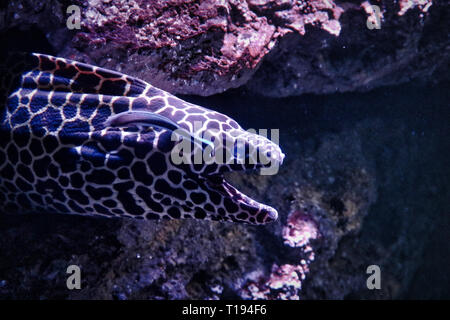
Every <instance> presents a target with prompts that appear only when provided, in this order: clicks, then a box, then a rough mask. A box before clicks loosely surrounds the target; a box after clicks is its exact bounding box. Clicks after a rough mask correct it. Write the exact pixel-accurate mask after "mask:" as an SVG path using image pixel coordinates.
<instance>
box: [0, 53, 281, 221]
mask: <svg viewBox="0 0 450 320" xmlns="http://www.w3.org/2000/svg"><path fill="white" fill-rule="evenodd" d="M1 61H2V66H0V103H1V104H0V211H1V212H4V213H15V212H18V213H28V212H30V213H31V212H33V213H37V212H54V213H70V214H80V215H100V216H105V217H132V218H137V219H184V218H195V219H209V220H214V221H232V222H247V223H250V224H265V223H267V222H271V221H274V220H276V219H277V211H276V210H275V209H273V208H272V207H270V206H267V205H264V204H261V203H258V202H257V201H255V200H253V199H251V198H250V197H248V196H246V195H244V194H243V193H241V192H240V191H238V190H237V189H235V188H234V187H233V186H231V185H230V184H229V183H228V182H227V181H226V180H225V179H224V176H223V174H224V173H225V172H230V171H244V170H249V169H250V170H254V169H258V168H262V167H265V166H268V165H270V164H262V163H259V162H256V163H253V164H249V163H239V162H237V161H236V160H237V159H236V158H233V159H234V160H235V161H234V162H232V163H228V164H218V163H210V164H174V162H173V161H172V160H171V157H170V153H171V151H172V150H173V149H174V147H175V146H176V145H177V144H178V143H180V142H179V141H172V139H171V135H172V130H170V129H167V128H164V127H163V128H157V127H151V126H147V127H142V126H140V125H139V126H133V125H127V126H125V127H120V126H119V127H114V126H108V125H107V123H108V119H110V118H111V117H113V116H117V115H119V116H120V115H121V114H125V113H128V114H133V112H146V113H148V114H156V115H158V116H161V117H163V118H164V119H169V120H170V121H171V123H174V124H176V125H177V126H179V127H180V128H182V129H184V130H186V131H187V132H189V133H191V134H195V135H197V136H202V135H203V134H205V133H206V132H208V130H209V131H211V132H213V133H212V134H211V136H212V141H214V140H216V142H218V147H216V149H215V150H216V151H217V148H225V145H226V144H225V143H226V142H228V141H232V142H233V143H237V140H238V138H242V137H244V138H247V139H244V140H245V141H247V142H246V143H247V144H252V146H253V147H256V148H257V150H258V152H261V151H262V152H263V153H264V154H268V155H270V157H271V161H277V162H278V163H279V164H281V163H282V161H283V158H284V154H283V153H282V152H281V150H280V148H279V147H278V146H277V145H276V144H274V143H272V142H271V141H270V140H268V139H266V138H264V137H262V136H259V135H255V134H251V133H248V132H246V131H244V130H243V129H242V128H241V127H240V126H239V125H238V123H236V121H234V120H233V119H231V118H229V117H227V116H226V115H223V114H221V113H218V112H215V111H212V110H209V109H206V108H203V107H200V106H197V105H194V104H191V103H188V102H185V101H183V100H181V99H179V98H177V97H175V96H173V95H171V94H169V93H167V92H165V91H163V90H160V89H158V88H156V87H154V86H152V85H150V84H148V83H146V82H144V81H142V80H139V79H136V78H133V77H130V76H127V75H124V74H122V73H119V72H115V71H111V70H106V69H103V68H100V67H96V66H92V65H88V64H84V63H80V62H76V61H72V60H68V59H64V58H59V57H53V56H49V55H44V54H36V53H33V54H16V53H15V54H9V55H8V56H7V57H2V59H1ZM195 121H201V123H202V126H201V127H200V128H197V129H196V128H195V126H194V122H195ZM213 129H214V130H213ZM195 130H197V131H195ZM227 139H228V140H227ZM246 146H247V147H249V145H246ZM247 149H248V148H247ZM247 149H246V150H247ZM224 150H225V149H223V151H224ZM245 156H246V158H248V157H249V156H250V155H249V154H247V153H246V154H245Z"/></svg>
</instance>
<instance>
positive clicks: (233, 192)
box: [204, 152, 284, 224]
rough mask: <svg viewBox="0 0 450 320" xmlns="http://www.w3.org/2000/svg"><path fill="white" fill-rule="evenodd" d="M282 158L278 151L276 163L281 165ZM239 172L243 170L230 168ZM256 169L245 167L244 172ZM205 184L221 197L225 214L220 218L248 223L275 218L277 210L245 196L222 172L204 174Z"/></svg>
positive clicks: (264, 221) (271, 220) (251, 172)
mask: <svg viewBox="0 0 450 320" xmlns="http://www.w3.org/2000/svg"><path fill="white" fill-rule="evenodd" d="M283 159H284V154H282V153H281V152H280V156H279V158H278V159H277V160H274V161H277V162H278V163H277V165H281V164H282V162H283ZM237 171H239V172H240V173H244V172H242V171H243V170H232V172H237ZM257 171H258V169H247V170H245V172H250V174H254V173H255V172H257ZM204 177H205V180H206V184H207V188H208V189H209V190H212V191H214V192H217V193H219V194H220V195H221V197H222V198H223V206H224V209H225V211H226V216H223V217H222V220H228V218H229V219H231V220H232V221H233V222H244V223H250V224H266V223H270V222H273V221H275V220H277V218H278V212H277V210H275V209H274V208H272V207H270V206H268V205H266V204H263V203H260V202H258V201H256V200H254V199H252V198H251V197H249V196H247V195H246V194H244V193H243V192H241V191H239V190H238V189H237V188H236V187H234V186H233V185H231V184H230V182H228V181H227V180H225V177H224V175H223V174H213V175H207V176H204Z"/></svg>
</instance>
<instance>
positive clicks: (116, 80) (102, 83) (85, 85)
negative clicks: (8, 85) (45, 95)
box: [24, 53, 148, 97]
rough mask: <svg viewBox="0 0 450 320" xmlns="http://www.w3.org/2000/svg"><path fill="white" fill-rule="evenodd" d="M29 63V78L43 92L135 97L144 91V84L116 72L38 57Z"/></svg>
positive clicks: (44, 56)
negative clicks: (32, 66)
mask: <svg viewBox="0 0 450 320" xmlns="http://www.w3.org/2000/svg"><path fill="white" fill-rule="evenodd" d="M30 59H32V60H34V63H33V64H32V65H34V68H33V69H32V70H30V71H31V72H30V73H29V75H30V76H31V77H32V80H33V82H36V81H37V83H36V85H37V86H38V87H39V88H42V89H46V90H54V91H66V92H80V93H94V94H104V95H111V96H126V97H137V96H139V95H141V94H142V93H143V92H144V90H145V89H146V88H147V87H148V84H147V83H145V82H144V81H142V80H139V79H136V78H133V77H130V76H127V75H124V74H122V73H120V72H116V71H112V70H107V69H103V68H100V67H96V66H92V65H89V64H85V63H81V62H77V61H72V60H69V59H64V58H59V57H53V56H49V55H46V54H39V53H33V54H31V56H30ZM26 80H27V79H24V81H25V82H26ZM25 84H26V83H24V85H25ZM30 84H31V85H33V84H32V83H30Z"/></svg>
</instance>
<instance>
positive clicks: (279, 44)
mask: <svg viewBox="0 0 450 320" xmlns="http://www.w3.org/2000/svg"><path fill="white" fill-rule="evenodd" d="M70 4H71V5H78V6H79V7H80V8H81V21H80V22H81V29H80V30H76V29H75V30H69V29H68V28H67V26H66V20H67V19H68V14H67V13H66V11H65V9H66V8H67V6H68V5H69V4H68V3H66V2H65V1H63V0H52V1H30V0H14V1H10V2H9V3H8V4H7V5H6V7H4V8H0V16H3V17H4V19H3V20H0V30H5V29H11V28H16V27H17V28H20V29H22V30H27V29H29V28H37V29H39V30H40V31H41V32H43V33H44V34H45V35H46V37H47V39H48V41H49V43H50V46H51V48H52V50H53V51H54V52H53V53H55V54H56V55H60V56H66V57H70V58H74V59H77V60H83V61H85V62H89V63H92V64H95V65H100V66H104V67H108V68H112V69H116V70H118V71H122V72H124V73H127V74H131V75H134V76H137V77H139V78H142V79H144V80H147V81H149V82H150V83H152V84H154V85H155V86H157V87H159V88H161V89H164V90H167V91H169V92H172V93H179V94H198V95H211V94H214V93H220V92H223V91H225V90H227V89H230V88H236V87H239V86H246V88H248V89H249V90H251V91H253V92H255V93H258V94H262V95H266V96H273V97H283V96H290V95H299V94H302V93H310V92H311V93H333V92H336V91H338V92H345V91H356V90H369V89H372V88H376V87H379V86H384V85H391V84H398V83H404V82H407V81H409V80H412V79H420V81H422V82H426V83H432V82H439V81H444V80H448V74H447V73H443V72H439V70H442V69H443V68H446V67H448V64H449V56H448V52H449V50H448V46H449V40H448V37H447V34H448V26H447V24H445V23H444V21H447V20H448V17H449V12H450V6H449V4H448V1H439V0H435V1H433V2H432V1H431V0H420V1H419V0H414V1H413V0H411V1H410V0H405V1H399V2H398V3H397V2H396V1H394V0H382V1H376V2H373V3H372V2H370V1H362V0H361V1H360V2H359V1H356V2H354V1H353V2H340V1H328V0H310V1H284V0H248V1H237V0H224V1H212V0H203V1H200V2H198V1H189V0H171V1H151V2H146V1H143V0H133V1H122V0H110V1H100V0H98V1H97V0H96V1H94V0H92V1H82V0H77V1H73V2H72V3H70ZM372 5H376V6H377V8H378V9H379V10H378V9H377V10H375V9H374V7H372ZM378 15H379V16H378ZM375 22H376V23H377V24H378V23H379V27H380V28H379V29H378V28H372V27H370V28H369V27H368V25H369V23H370V24H372V25H374V23H375Z"/></svg>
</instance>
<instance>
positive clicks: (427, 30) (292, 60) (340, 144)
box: [0, 0, 450, 300]
mask: <svg viewBox="0 0 450 320" xmlns="http://www.w3.org/2000/svg"><path fill="white" fill-rule="evenodd" d="M374 4H376V5H378V6H379V8H381V12H382V13H383V15H382V19H381V20H380V22H379V23H380V24H381V28H380V29H378V28H376V27H374V28H372V29H370V28H369V27H368V21H369V22H372V26H373V23H375V24H376V23H377V20H376V16H374V13H373V12H374V11H373V10H375V9H376V8H375V9H374V8H373V7H371V4H370V3H369V2H367V1H365V2H363V1H348V2H343V1H319V0H315V1H278V0H273V1H269V0H266V1H262V0H261V1H256V0H252V1H250V0H249V1H231V0H230V1H222V2H220V3H219V2H214V1H198V2H196V1H167V2H164V1H148V2H145V1H119V0H111V1H56V0H55V1H25V0H23V1H9V2H6V3H3V2H2V4H1V6H0V16H1V17H2V18H1V19H0V30H1V32H2V35H1V43H2V44H3V46H4V47H5V48H8V49H9V48H11V49H19V50H30V51H35V52H41V53H48V54H53V55H57V56H62V57H66V58H70V59H75V60H80V61H84V62H88V63H92V64H94V65H100V66H103V67H107V68H110V69H114V70H117V71H120V72H124V73H126V74H130V75H132V76H136V77H139V78H142V79H143V80H145V81H148V82H149V83H151V84H153V85H155V86H157V87H159V88H161V89H164V90H167V91H169V92H171V93H174V94H177V96H179V97H180V98H182V99H184V100H186V101H189V102H192V103H194V104H198V105H200V106H203V107H207V108H210V109H213V110H217V111H219V112H221V113H223V114H226V115H228V116H230V117H232V118H233V119H235V120H236V121H237V122H239V124H240V125H241V126H242V127H243V128H245V129H248V128H253V129H256V130H258V129H269V130H270V129H279V132H280V141H279V142H280V147H281V149H282V150H283V152H284V153H285V154H286V158H285V160H284V163H283V165H282V166H281V167H280V171H279V172H278V174H277V175H274V176H259V175H255V174H241V173H239V174H237V173H233V174H230V175H229V176H228V178H229V179H230V180H231V181H232V183H233V185H234V186H236V187H238V188H239V189H240V190H241V191H243V192H244V193H245V194H247V195H249V196H251V197H252V198H254V199H257V200H258V201H262V202H264V203H266V204H268V205H270V206H272V207H274V208H276V209H277V210H278V213H279V218H278V220H277V221H276V222H274V223H271V224H269V225H266V226H252V225H244V224H233V223H221V222H211V221H200V220H195V221H187V220H172V221H160V222H158V221H133V220H129V219H124V220H110V219H100V218H93V217H83V216H72V215H63V214H61V215H54V214H46V213H45V212H43V213H40V214H35V215H10V214H7V213H6V214H1V215H0V230H1V237H0V298H1V299H120V300H122V299H449V298H450V274H448V270H449V266H450V260H449V259H450V258H449V257H450V209H449V208H450V165H449V164H450V162H449V156H450V139H449V134H450V125H449V123H450V111H449V101H450V99H449V98H450V90H449V89H450V84H449V71H450V68H449V65H450V59H449V55H450V54H449V53H450V38H449V34H450V33H449V31H450V28H449V21H450V20H449V18H450V17H449V13H450V5H449V3H448V2H447V1H432V2H431V1H425V0H417V1H416V0H411V1H406V0H401V1H384V0H383V1H376V2H374ZM70 5H77V6H79V7H80V8H81V14H82V15H81V29H79V30H78V29H73V30H69V29H68V27H67V26H66V20H67V17H69V16H70V14H67V12H66V10H65V9H66V8H67V7H68V6H70ZM371 8H372V9H371ZM370 17H373V19H375V20H374V21H375V22H373V21H372V20H368V19H369V18H370ZM169 18H171V19H169ZM155 21H156V22H158V23H154V22H155ZM69 265H78V266H80V267H81V270H82V289H81V290H68V289H67V287H66V279H67V274H66V269H67V267H68V266H69ZM371 265H376V266H379V268H380V270H381V288H380V289H375V290H370V289H369V288H368V287H367V282H366V281H367V278H368V277H369V276H370V274H368V273H367V268H368V267H369V266H371Z"/></svg>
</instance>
